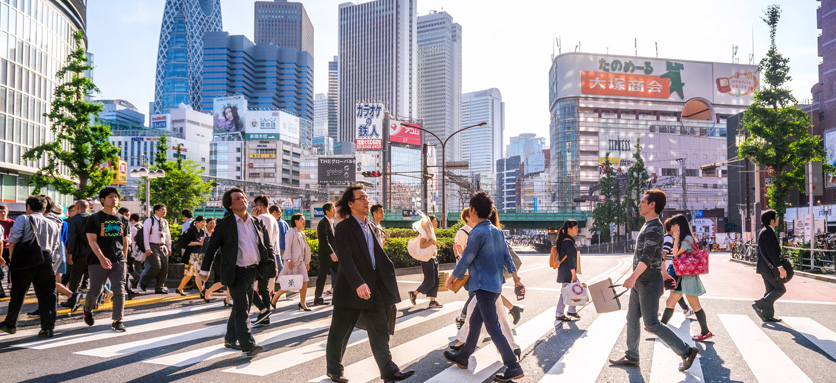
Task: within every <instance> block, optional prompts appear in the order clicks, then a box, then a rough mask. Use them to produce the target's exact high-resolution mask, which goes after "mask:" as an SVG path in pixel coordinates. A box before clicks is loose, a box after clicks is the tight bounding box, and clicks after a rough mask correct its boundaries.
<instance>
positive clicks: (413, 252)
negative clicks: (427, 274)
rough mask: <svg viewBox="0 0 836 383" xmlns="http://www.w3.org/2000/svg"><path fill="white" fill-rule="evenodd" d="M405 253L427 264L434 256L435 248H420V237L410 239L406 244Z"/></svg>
mask: <svg viewBox="0 0 836 383" xmlns="http://www.w3.org/2000/svg"><path fill="white" fill-rule="evenodd" d="M406 251H407V252H408V253H409V256H410V257H412V258H414V259H415V260H418V261H421V262H427V261H429V260H430V258H432V257H433V254H435V246H427V247H425V248H423V249H422V248H421V236H420V235H419V236H417V237H412V238H410V239H409V241H407V243H406Z"/></svg>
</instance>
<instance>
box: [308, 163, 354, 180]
mask: <svg viewBox="0 0 836 383" xmlns="http://www.w3.org/2000/svg"><path fill="white" fill-rule="evenodd" d="M355 164H356V161H355V159H354V158H352V157H320V158H319V166H318V172H317V173H318V179H319V182H321V183H329V182H354V181H355V180H356V176H357V171H356V169H355Z"/></svg>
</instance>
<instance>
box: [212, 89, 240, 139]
mask: <svg viewBox="0 0 836 383" xmlns="http://www.w3.org/2000/svg"><path fill="white" fill-rule="evenodd" d="M212 112H213V113H212V115H213V116H214V122H213V128H214V133H215V134H238V135H241V136H243V134H244V131H245V123H244V121H246V117H247V99H245V98H244V96H242V95H236V96H230V97H215V100H214V101H213V103H212Z"/></svg>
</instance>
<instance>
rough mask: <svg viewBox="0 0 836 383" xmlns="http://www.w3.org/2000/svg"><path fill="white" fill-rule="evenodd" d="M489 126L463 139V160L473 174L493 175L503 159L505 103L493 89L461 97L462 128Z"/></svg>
mask: <svg viewBox="0 0 836 383" xmlns="http://www.w3.org/2000/svg"><path fill="white" fill-rule="evenodd" d="M481 122H486V123H487V125H485V126H480V127H476V128H471V129H468V130H465V131H463V132H461V133H459V135H461V136H462V138H461V159H462V160H463V161H468V162H469V163H470V174H471V175H473V174H477V173H480V174H488V173H493V172H494V168H493V165H494V164H496V161H498V160H499V159H501V158H503V154H502V145H503V135H504V132H505V103H504V102H502V93H500V91H499V89H496V88H491V89H485V90H480V91H476V92H470V93H465V94H463V95H462V127H466V126H471V125H475V124H478V123H481Z"/></svg>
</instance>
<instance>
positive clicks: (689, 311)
mask: <svg viewBox="0 0 836 383" xmlns="http://www.w3.org/2000/svg"><path fill="white" fill-rule="evenodd" d="M682 313H683V314H685V316H686V317H691V316H694V310H692V309H683V310H682Z"/></svg>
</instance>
